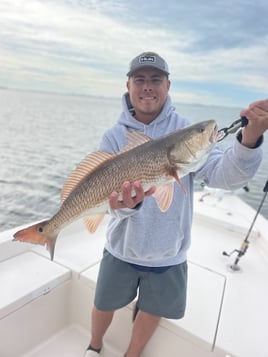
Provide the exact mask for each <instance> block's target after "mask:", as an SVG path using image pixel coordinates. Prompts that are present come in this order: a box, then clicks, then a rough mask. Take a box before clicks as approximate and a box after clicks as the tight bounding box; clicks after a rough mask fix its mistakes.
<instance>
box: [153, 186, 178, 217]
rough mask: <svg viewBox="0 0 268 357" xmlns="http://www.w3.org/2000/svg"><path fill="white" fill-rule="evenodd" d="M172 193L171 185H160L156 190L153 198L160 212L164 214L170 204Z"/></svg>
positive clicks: (172, 187)
mask: <svg viewBox="0 0 268 357" xmlns="http://www.w3.org/2000/svg"><path fill="white" fill-rule="evenodd" d="M173 193H174V185H173V183H169V184H167V185H161V186H158V187H157V188H156V191H155V193H154V194H153V197H154V198H155V199H156V202H157V205H158V207H159V209H160V211H162V212H166V211H167V210H168V209H169V207H170V205H171V202H172V199H173Z"/></svg>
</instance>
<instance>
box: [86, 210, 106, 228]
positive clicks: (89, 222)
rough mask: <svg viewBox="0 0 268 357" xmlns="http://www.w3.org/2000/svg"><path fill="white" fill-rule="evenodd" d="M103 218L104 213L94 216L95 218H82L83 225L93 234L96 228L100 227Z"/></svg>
mask: <svg viewBox="0 0 268 357" xmlns="http://www.w3.org/2000/svg"><path fill="white" fill-rule="evenodd" d="M104 216H105V214H104V213H99V214H96V215H95V216H89V217H86V218H84V223H85V225H86V227H87V229H88V230H89V232H90V233H95V232H96V230H97V228H98V226H99V225H100V223H101V221H102V220H103V217H104Z"/></svg>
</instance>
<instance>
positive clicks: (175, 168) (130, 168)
mask: <svg viewBox="0 0 268 357" xmlns="http://www.w3.org/2000/svg"><path fill="white" fill-rule="evenodd" d="M217 134H218V131H217V125H216V122H215V121H214V120H208V121H203V122H200V123H197V124H194V125H191V126H188V127H186V128H183V129H180V130H177V131H174V132H172V133H171V134H168V135H166V136H163V137H161V138H158V139H155V140H153V139H151V138H149V137H147V136H145V135H143V134H141V133H139V132H136V131H132V132H128V133H127V140H128V144H127V145H126V146H125V147H124V148H123V149H122V150H121V151H120V152H119V153H117V154H111V153H107V152H101V151H97V152H94V153H92V154H90V155H88V156H87V157H86V158H85V159H84V160H83V161H82V162H81V164H80V165H79V166H78V167H77V169H76V170H75V171H74V172H73V173H72V174H71V176H70V177H69V178H68V179H67V181H66V183H65V184H64V186H63V189H62V193H61V200H62V204H61V207H60V209H59V210H58V212H57V213H56V214H55V215H54V216H53V217H52V218H50V219H48V220H46V221H43V222H40V223H38V224H35V225H32V226H30V227H28V228H25V229H22V230H20V231H18V232H17V233H15V235H14V240H15V241H23V242H29V243H35V244H41V245H46V247H47V249H48V251H49V253H50V256H51V260H53V257H54V250H55V244H56V240H57V237H58V234H59V232H60V231H61V230H62V229H63V228H64V227H66V226H67V225H69V224H70V223H72V222H73V221H75V220H77V219H80V218H84V221H85V224H86V226H87V228H88V230H89V231H90V232H91V233H93V232H95V231H96V229H97V227H98V225H99V224H100V222H101V220H102V218H103V217H104V215H105V213H106V212H107V209H108V208H109V196H110V194H111V193H112V192H114V191H116V192H118V193H119V195H121V189H122V184H123V183H124V182H125V181H129V182H130V183H133V182H135V181H140V182H141V184H142V186H143V189H144V190H145V191H147V190H149V188H151V187H152V186H156V191H155V193H154V194H153V196H154V197H155V199H156V201H157V204H158V207H159V209H160V210H161V211H163V212H165V211H167V210H168V208H169V206H170V204H171V201H172V198H173V189H174V181H176V182H177V183H179V184H180V178H181V177H183V176H185V175H187V174H188V173H190V172H194V171H196V170H197V169H198V168H200V167H201V166H202V165H203V164H204V162H205V161H206V159H207V156H208V154H209V152H210V151H211V149H212V148H213V146H214V145H215V143H216V142H217ZM134 194H135V191H133V195H134ZM120 197H121V196H119V198H120ZM145 199H146V198H145Z"/></svg>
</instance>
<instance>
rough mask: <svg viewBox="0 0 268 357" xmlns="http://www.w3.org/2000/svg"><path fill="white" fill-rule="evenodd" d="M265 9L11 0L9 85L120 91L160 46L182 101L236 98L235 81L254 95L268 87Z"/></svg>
mask: <svg viewBox="0 0 268 357" xmlns="http://www.w3.org/2000/svg"><path fill="white" fill-rule="evenodd" d="M168 5H169V6H168ZM260 13H261V14H262V16H260ZM265 14H266V15H267V14H268V5H267V4H266V1H263V0H259V1H255V2H254V3H252V2H250V1H248V0H244V1H240V0H237V1H231V0H229V1H220V0H215V1H214V2H213V6H211V2H210V1H203V2H199V1H194V0H188V1H187V3H181V2H178V1H175V0H167V3H166V6H163V3H162V1H155V2H153V3H151V2H150V3H149V2H144V1H142V0H137V1H135V2H128V1H125V0H122V1H120V0H106V1H97V0H94V1H93V0H92V1H90V0H77V1H75V0H58V1H57V2H55V1H52V0H47V1H38V0H27V1H23V0H18V1H16V2H13V1H11V0H2V1H1V3H0V21H1V33H0V43H1V47H0V60H1V63H3V65H2V66H1V68H0V85H9V86H17V87H24V88H33V89H44V90H51V91H64V92H76V93H84V94H93V95H104V96H120V95H121V94H122V92H123V91H124V90H125V79H126V77H125V73H126V72H127V66H128V63H129V61H130V59H131V58H132V57H134V56H136V55H137V54H138V53H140V52H143V51H144V50H154V51H156V52H159V53H160V54H161V55H162V56H163V57H164V58H166V59H167V60H168V62H169V66H170V70H171V79H172V80H173V81H174V82H175V85H174V89H176V94H175V95H176V97H178V98H182V99H185V98H186V99H187V101H191V98H192V101H194V100H196V99H197V98H199V99H200V98H201V100H205V101H206V102H207V103H208V102H209V101H210V99H209V98H211V101H213V102H215V100H216V101H218V102H221V101H222V98H223V96H224V97H225V99H224V102H227V103H228V94H227V92H226V93H225V94H223V89H225V88H227V87H228V85H229V87H230V89H229V92H231V91H232V90H233V89H235V88H238V87H239V86H240V88H241V92H243V93H244V95H245V98H246V99H245V100H248V99H247V98H248V97H249V96H250V93H249V87H250V90H251V93H257V94H260V95H264V93H267V83H268V81H267V70H266V63H265V62H266V59H267V54H268V53H267V51H268V50H267V40H268V30H267V25H266V22H265V18H267V16H265ZM187 81H188V82H189V83H190V84H191V85H190V86H189V87H188V88H187V85H185V87H183V86H182V88H180V87H179V85H180V83H182V84H183V83H186V82H187ZM195 83H196V87H195V86H194V84H195ZM212 84H213V85H214V91H213V93H212V92H210V89H209V88H210V87H211V85H212ZM216 84H217V86H218V87H216ZM183 90H188V92H182V91H183ZM217 91H218V94H217ZM229 99H235V98H234V97H233V96H232V95H230V94H229ZM239 100H240V99H239Z"/></svg>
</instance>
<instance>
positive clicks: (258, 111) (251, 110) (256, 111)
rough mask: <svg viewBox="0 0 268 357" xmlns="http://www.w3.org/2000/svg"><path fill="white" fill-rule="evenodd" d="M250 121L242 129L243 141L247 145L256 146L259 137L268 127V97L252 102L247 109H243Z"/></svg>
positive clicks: (242, 111)
mask: <svg viewBox="0 0 268 357" xmlns="http://www.w3.org/2000/svg"><path fill="white" fill-rule="evenodd" d="M240 115H241V117H242V116H245V117H247V118H248V120H249V122H248V125H247V126H246V127H244V128H243V129H242V141H241V143H242V144H243V145H245V146H247V147H255V146H256V143H257V141H258V139H259V138H260V137H261V135H263V134H264V132H265V131H266V130H267V129H268V99H264V100H259V101H257V102H254V103H251V104H250V105H249V107H248V108H247V109H244V110H241V112H240Z"/></svg>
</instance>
